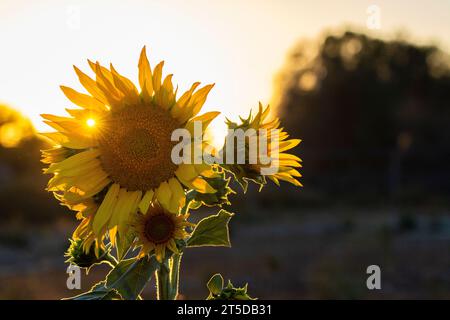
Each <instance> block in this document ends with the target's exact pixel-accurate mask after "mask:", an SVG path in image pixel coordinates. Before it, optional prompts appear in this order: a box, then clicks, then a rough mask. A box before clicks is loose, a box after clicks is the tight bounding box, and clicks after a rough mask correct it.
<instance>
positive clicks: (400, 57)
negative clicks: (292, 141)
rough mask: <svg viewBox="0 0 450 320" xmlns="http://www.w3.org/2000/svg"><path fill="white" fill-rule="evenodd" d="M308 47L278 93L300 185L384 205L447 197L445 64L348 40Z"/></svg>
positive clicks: (449, 120)
mask: <svg viewBox="0 0 450 320" xmlns="http://www.w3.org/2000/svg"><path fill="white" fill-rule="evenodd" d="M309 48H310V46H309V45H304V44H302V43H300V44H299V45H298V46H297V47H296V49H295V50H293V52H292V54H291V55H290V56H289V59H288V63H287V67H286V69H285V70H284V71H283V72H282V73H281V75H280V79H279V90H278V91H279V92H280V94H279V97H278V99H279V103H278V111H279V114H280V117H281V119H282V122H283V123H284V124H285V126H286V128H287V129H288V131H290V132H292V135H293V136H299V137H301V138H302V139H303V142H302V148H301V155H302V158H303V160H304V168H303V174H304V178H303V182H304V184H305V186H307V187H308V188H310V189H313V190H317V191H320V192H322V193H323V194H325V195H326V194H328V195H332V194H333V195H339V196H342V195H344V194H347V195H350V197H355V195H356V194H359V195H361V196H362V195H366V196H375V197H378V198H380V199H381V198H384V197H385V196H389V197H391V198H392V197H399V196H410V197H416V196H417V195H430V194H439V193H440V194H442V195H445V194H446V193H447V194H448V191H450V166H448V159H450V131H449V130H448V126H449V124H450V105H449V101H450V67H449V66H450V62H449V61H450V60H449V59H448V56H446V55H445V54H444V53H443V52H442V51H441V50H439V49H438V48H436V47H433V46H417V45H414V44H410V43H407V42H405V41H401V40H395V41H383V40H379V39H374V38H371V37H368V36H366V35H364V34H358V33H353V32H346V33H344V34H343V35H340V36H334V35H329V36H327V37H325V38H324V40H323V42H321V43H320V45H319V46H318V50H317V53H316V54H314V55H310V54H308V50H306V49H309ZM355 198H356V197H355ZM360 198H363V197H360Z"/></svg>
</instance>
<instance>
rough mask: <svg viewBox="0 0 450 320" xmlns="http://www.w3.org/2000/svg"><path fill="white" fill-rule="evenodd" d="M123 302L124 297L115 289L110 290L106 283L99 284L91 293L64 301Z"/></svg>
mask: <svg viewBox="0 0 450 320" xmlns="http://www.w3.org/2000/svg"><path fill="white" fill-rule="evenodd" d="M117 299H119V300H121V299H122V296H121V295H120V294H119V293H118V292H117V290H115V289H108V288H106V286H105V281H102V282H99V283H97V284H96V285H95V286H93V287H92V288H91V290H90V291H88V292H85V293H82V294H80V295H78V296H75V297H72V298H67V299H63V300H117Z"/></svg>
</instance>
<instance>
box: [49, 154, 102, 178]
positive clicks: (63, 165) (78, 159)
mask: <svg viewBox="0 0 450 320" xmlns="http://www.w3.org/2000/svg"><path fill="white" fill-rule="evenodd" d="M99 155H100V151H99V150H98V149H92V150H87V151H83V152H80V153H77V154H75V155H73V156H71V157H69V158H67V159H65V160H63V161H61V162H58V163H53V164H52V165H50V167H49V168H48V169H47V170H46V173H55V172H59V171H61V170H64V169H70V168H74V167H76V166H79V165H81V164H83V163H86V162H89V161H91V160H93V159H95V158H96V157H97V156H99Z"/></svg>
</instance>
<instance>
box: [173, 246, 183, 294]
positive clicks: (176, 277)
mask: <svg viewBox="0 0 450 320" xmlns="http://www.w3.org/2000/svg"><path fill="white" fill-rule="evenodd" d="M182 255H183V254H182V253H181V252H180V253H179V254H173V256H172V268H171V273H170V282H171V285H172V286H171V289H172V291H171V296H172V297H173V298H172V299H173V300H176V299H177V297H178V288H179V283H180V265H181V257H182Z"/></svg>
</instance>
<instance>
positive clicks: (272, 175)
mask: <svg viewBox="0 0 450 320" xmlns="http://www.w3.org/2000/svg"><path fill="white" fill-rule="evenodd" d="M269 113H270V108H269V106H267V107H266V108H265V109H264V108H263V106H262V105H261V103H260V104H259V110H258V113H257V114H256V115H255V116H254V117H253V116H252V114H251V113H250V115H249V116H248V118H247V119H243V118H240V120H241V121H240V123H235V122H232V121H230V120H228V119H227V126H228V129H232V130H238V129H241V130H244V131H248V130H249V129H252V130H254V131H253V132H251V134H250V135H249V136H247V138H246V140H245V145H244V146H235V147H234V154H235V157H237V155H238V154H241V153H243V154H244V155H245V161H244V162H245V163H242V164H239V163H238V161H235V163H234V164H228V163H225V164H224V168H225V169H226V170H228V171H229V172H231V173H232V174H233V175H234V177H235V178H236V180H237V181H238V182H239V183H240V184H241V186H242V187H243V188H244V191H246V190H247V186H248V181H253V182H255V183H257V184H259V186H260V189H261V188H262V187H263V186H264V185H265V184H266V183H267V182H266V178H268V179H270V180H272V181H273V182H274V183H275V184H277V185H278V186H279V185H280V180H283V181H286V182H289V183H291V184H293V185H295V186H297V187H301V186H302V184H301V183H300V182H299V181H298V180H297V178H300V177H301V174H300V173H299V172H298V171H297V170H296V169H295V168H301V167H302V164H301V162H302V160H301V159H300V158H299V157H297V156H295V155H293V154H290V153H287V151H289V150H290V149H292V148H294V147H296V146H297V145H298V144H299V143H300V142H301V140H300V139H288V138H289V134H288V133H287V132H286V131H284V129H283V128H282V127H280V120H279V119H278V118H277V117H275V118H274V119H272V120H268V118H269ZM260 129H263V130H262V131H261V130H260ZM272 131H274V132H276V134H275V135H274V136H273V135H272ZM247 134H248V133H247ZM251 138H256V139H255V140H253V141H254V143H255V142H256V143H257V146H258V148H260V147H261V145H260V140H261V139H264V140H266V147H267V150H266V156H267V157H268V158H269V160H270V164H267V163H265V162H266V161H267V159H264V160H263V159H262V158H261V155H260V154H258V155H257V159H256V162H255V163H252V161H250V159H249V149H250V145H249V144H250V141H251ZM225 151H226V142H225V145H224V147H223V149H222V152H223V153H225ZM271 166H273V167H274V168H276V170H275V172H273V170H269V171H267V170H264V169H267V168H270V167H271Z"/></svg>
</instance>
